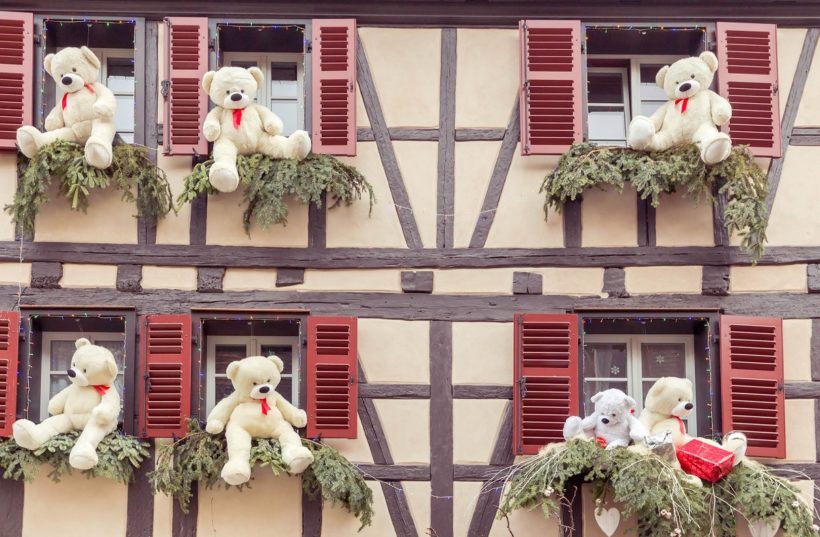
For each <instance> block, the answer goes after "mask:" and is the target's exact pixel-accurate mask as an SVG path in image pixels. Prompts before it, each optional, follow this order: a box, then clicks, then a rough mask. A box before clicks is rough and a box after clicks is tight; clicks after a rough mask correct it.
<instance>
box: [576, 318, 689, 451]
mask: <svg viewBox="0 0 820 537" xmlns="http://www.w3.org/2000/svg"><path fill="white" fill-rule="evenodd" d="M583 342H584V347H586V344H587V343H614V344H618V343H622V344H625V345H626V353H627V359H626V367H627V371H626V375H625V377H626V386H627V393H628V394H629V395H631V396H632V398H633V399H635V402H636V403H637V405H638V411H640V410H642V409H643V382H645V381H654V380H657V378H655V377H644V376H643V371H642V368H643V364H642V362H641V345H642V344H643V343H670V344H676V343H682V344H683V346H684V353H685V367H686V369H685V371H686V378H687V379H689V380H690V381H692V400H693V401H696V400H697V390H698V383H697V377H696V373H695V336H693V335H687V334H668V335H666V334H612V335H609V334H587V335H585V336H584V339H583ZM581 359H582V360H583V356H582V357H581ZM587 381H589V382H595V381H597V382H612V381H614V382H623V377H614V378H613V377H591V376H586V375H584V378H583V382H584V383H586V382H587ZM584 391H585V390H583V389H582V390H581V393H582V394H583V393H584ZM582 397H583V395H582ZM684 421H686V423H687V431H688V433H689V435H690V436H697V434H698V432H697V426H698V425H697V419H695V414H692V415H691V416H690V417H689V418H688V419H686V420H684Z"/></svg>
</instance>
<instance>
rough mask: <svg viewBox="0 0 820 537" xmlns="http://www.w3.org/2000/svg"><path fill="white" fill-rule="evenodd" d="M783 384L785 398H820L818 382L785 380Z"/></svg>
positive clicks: (819, 383)
mask: <svg viewBox="0 0 820 537" xmlns="http://www.w3.org/2000/svg"><path fill="white" fill-rule="evenodd" d="M785 386H786V399H820V382H787V383H786V385H785ZM818 418H820V416H818Z"/></svg>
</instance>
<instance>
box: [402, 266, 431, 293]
mask: <svg viewBox="0 0 820 537" xmlns="http://www.w3.org/2000/svg"><path fill="white" fill-rule="evenodd" d="M433 281H434V274H433V271H431V270H418V271H415V270H414V271H408V270H406V271H403V272H402V273H401V290H402V291H404V292H405V293H432V292H433Z"/></svg>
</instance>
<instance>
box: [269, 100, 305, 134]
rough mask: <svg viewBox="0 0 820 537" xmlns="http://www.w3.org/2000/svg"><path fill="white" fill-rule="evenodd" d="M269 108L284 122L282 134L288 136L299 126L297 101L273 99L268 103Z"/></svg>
mask: <svg viewBox="0 0 820 537" xmlns="http://www.w3.org/2000/svg"><path fill="white" fill-rule="evenodd" d="M270 109H271V110H273V113H274V114H276V115H277V116H279V118H280V119H281V120H282V123H283V124H284V130H283V131H282V134H283V135H284V136H289V135H291V134H293V131H295V130H296V129H297V128H298V127H299V103H298V102H297V101H274V100H272V101H271V103H270Z"/></svg>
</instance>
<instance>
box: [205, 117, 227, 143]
mask: <svg viewBox="0 0 820 537" xmlns="http://www.w3.org/2000/svg"><path fill="white" fill-rule="evenodd" d="M202 133H203V134H204V135H205V139H206V140H208V141H209V142H215V141H216V139H217V138H219V135H220V134H221V133H222V129H221V128H220V127H219V123H217V122H216V121H214V122H208V121H206V122H205V124H204V125H203V126H202Z"/></svg>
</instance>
